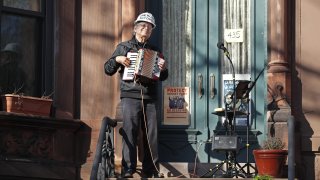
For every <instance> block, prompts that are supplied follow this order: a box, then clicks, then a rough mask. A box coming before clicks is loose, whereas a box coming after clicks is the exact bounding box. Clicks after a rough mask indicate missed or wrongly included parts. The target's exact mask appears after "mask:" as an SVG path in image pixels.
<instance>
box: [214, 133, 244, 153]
mask: <svg viewBox="0 0 320 180" xmlns="http://www.w3.org/2000/svg"><path fill="white" fill-rule="evenodd" d="M238 141H239V140H238V136H235V135H230V136H228V135H221V136H220V135H219V136H218V135H216V136H212V150H237V149H238Z"/></svg>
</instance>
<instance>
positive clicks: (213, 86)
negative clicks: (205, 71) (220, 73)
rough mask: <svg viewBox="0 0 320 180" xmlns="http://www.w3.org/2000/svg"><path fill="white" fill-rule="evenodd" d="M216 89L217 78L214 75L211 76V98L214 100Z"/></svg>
mask: <svg viewBox="0 0 320 180" xmlns="http://www.w3.org/2000/svg"><path fill="white" fill-rule="evenodd" d="M214 88H215V76H214V74H213V73H211V74H210V98H211V99H213V98H214V96H215V94H214Z"/></svg>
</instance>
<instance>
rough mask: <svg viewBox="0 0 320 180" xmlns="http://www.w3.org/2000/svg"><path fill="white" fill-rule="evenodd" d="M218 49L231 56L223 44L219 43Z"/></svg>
mask: <svg viewBox="0 0 320 180" xmlns="http://www.w3.org/2000/svg"><path fill="white" fill-rule="evenodd" d="M217 47H218V48H219V49H221V50H223V52H224V53H228V54H229V52H228V49H227V48H226V47H224V44H223V43H222V42H218V43H217Z"/></svg>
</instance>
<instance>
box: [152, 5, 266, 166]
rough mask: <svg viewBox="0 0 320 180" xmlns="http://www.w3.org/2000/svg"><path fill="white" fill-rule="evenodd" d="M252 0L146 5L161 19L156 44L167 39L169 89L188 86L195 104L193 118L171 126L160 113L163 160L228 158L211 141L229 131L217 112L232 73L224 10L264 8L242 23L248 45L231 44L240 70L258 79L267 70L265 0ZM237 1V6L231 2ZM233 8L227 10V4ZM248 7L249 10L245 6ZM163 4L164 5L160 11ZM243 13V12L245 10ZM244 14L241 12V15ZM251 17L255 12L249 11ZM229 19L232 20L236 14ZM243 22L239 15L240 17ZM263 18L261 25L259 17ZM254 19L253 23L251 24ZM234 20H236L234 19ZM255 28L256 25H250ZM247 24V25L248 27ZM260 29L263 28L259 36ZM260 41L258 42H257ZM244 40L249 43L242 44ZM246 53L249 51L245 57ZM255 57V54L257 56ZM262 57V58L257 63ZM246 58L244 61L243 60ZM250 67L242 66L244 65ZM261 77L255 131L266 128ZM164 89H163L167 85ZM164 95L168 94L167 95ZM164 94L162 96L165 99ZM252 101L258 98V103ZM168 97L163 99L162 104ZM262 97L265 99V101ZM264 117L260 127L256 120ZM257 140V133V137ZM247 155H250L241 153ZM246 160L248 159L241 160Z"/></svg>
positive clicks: (242, 130) (253, 115)
mask: <svg viewBox="0 0 320 180" xmlns="http://www.w3.org/2000/svg"><path fill="white" fill-rule="evenodd" d="M249 2H251V1H250V0H248V1H246V2H245V3H243V4H242V3H240V5H239V4H237V3H236V2H234V1H231V0H226V1H219V0H177V1H171V0H162V1H160V2H156V3H152V4H149V5H147V7H149V8H150V9H151V10H150V11H151V12H153V13H154V14H155V16H156V19H159V21H160V23H158V24H159V25H157V28H159V29H158V30H156V29H155V34H160V35H156V37H154V38H155V39H154V40H155V41H154V42H159V41H160V42H162V49H163V53H164V56H165V57H166V58H167V60H168V69H169V74H170V76H169V78H168V80H167V81H165V82H163V85H162V88H165V87H189V88H190V97H189V99H190V101H189V102H188V104H189V105H190V109H189V113H190V114H189V120H188V122H189V123H187V124H181V125H179V124H176V125H168V124H165V123H163V122H164V121H163V118H164V117H163V113H162V114H161V115H159V119H161V121H160V125H159V127H160V129H159V137H160V139H159V144H160V146H159V148H160V151H159V152H160V160H161V161H164V162H194V160H195V157H197V158H198V160H199V161H200V162H217V161H219V162H220V161H221V160H223V158H224V154H223V153H222V154H221V153H216V152H213V151H212V150H211V147H212V144H211V143H210V142H209V141H210V140H211V137H212V135H213V132H214V131H216V130H220V131H224V129H225V128H224V127H223V126H222V121H221V119H222V118H221V117H218V116H217V115H214V114H213V113H212V112H213V110H214V109H215V108H218V107H222V106H223V102H224V94H223V86H222V84H223V82H222V78H223V74H230V66H229V64H228V60H227V59H226V58H225V56H224V54H223V53H222V52H221V51H220V50H219V49H218V48H217V42H219V41H221V40H222V42H224V38H223V34H222V33H223V30H224V29H226V28H227V27H226V24H232V23H230V22H229V21H231V20H230V19H229V21H228V19H225V18H226V17H227V16H225V15H224V13H226V12H228V11H230V9H231V6H230V4H231V5H235V6H236V5H238V6H239V7H238V8H239V9H241V8H242V11H246V12H247V11H248V12H247V13H249V14H253V13H256V12H254V11H256V10H257V11H259V12H261V14H258V15H256V17H255V18H254V19H250V20H248V19H246V23H247V24H249V25H250V27H243V28H244V29H245V30H246V33H247V34H246V35H245V36H250V38H248V39H247V41H246V43H245V45H246V46H242V45H241V44H240V45H239V43H238V44H237V43H230V44H226V47H227V48H230V53H231V54H232V55H233V56H232V58H234V59H235V60H237V61H236V62H234V63H235V64H236V73H237V74H246V76H249V77H251V80H254V79H255V77H256V76H257V73H259V70H261V69H262V68H263V65H264V59H266V58H265V55H266V54H264V53H265V52H266V44H264V43H265V37H264V35H263V33H265V31H266V28H265V27H264V22H265V19H263V17H265V16H264V14H263V13H264V12H265V11H264V10H265V7H266V6H265V4H264V3H265V2H264V3H261V2H259V3H256V4H261V5H262V6H261V7H260V8H262V10H261V9H254V10H252V7H253V6H254V5H256V4H254V5H252V6H251V5H250V6H249V5H248V3H249ZM232 3H233V4H232ZM226 6H228V8H229V9H228V8H226ZM244 6H245V7H246V8H248V9H245V10H243V8H244ZM158 7H162V9H161V10H159V8H158ZM242 11H240V12H242ZM240 16H241V15H239V14H238V16H237V17H238V18H239V17H240ZM249 16H250V15H249ZM229 18H232V17H231V16H230V17H229ZM238 20H239V19H238ZM258 20H259V23H256V21H258ZM249 22H250V23H249ZM234 24H235V23H234ZM251 26H253V27H251ZM246 28H247V29H246ZM256 31H260V32H259V33H260V34H257V33H256ZM258 43H259V46H255V45H256V44H258ZM243 44H244V43H243ZM244 52H245V54H246V55H244ZM253 57H254V58H253ZM256 59H263V61H256ZM240 62H241V63H240ZM244 64H245V65H246V67H243V65H244ZM260 78H261V79H262V80H260V81H259V82H257V87H259V92H258V91H256V88H255V89H254V91H253V92H252V93H251V97H253V98H255V100H256V99H257V98H256V96H257V95H258V96H259V98H260V102H259V103H261V104H260V105H256V103H251V107H252V109H254V112H251V118H252V119H254V120H252V121H250V128H251V131H252V132H253V131H255V132H254V133H253V134H255V135H256V134H257V133H256V132H257V131H260V132H264V124H261V123H262V122H264V114H265V110H264V103H263V101H264V100H263V98H261V97H264V96H265V90H264V89H263V88H264V87H265V86H264V83H265V81H264V75H262V77H260ZM162 88H160V89H162ZM162 94H163V93H162ZM160 98H162V96H161V97H160ZM255 100H254V101H252V102H256V101H255ZM164 101H166V99H163V101H162V102H161V103H163V102H164ZM261 101H262V102H261ZM159 109H160V112H163V110H164V109H163V104H160V107H159ZM257 117H259V125H258V126H257V123H256V120H255V119H256V118H257ZM245 130H246V128H239V130H238V131H239V132H237V133H239V135H240V136H244V135H245V133H246V132H245ZM254 138H256V136H255V137H254ZM241 156H242V157H245V156H244V154H243V153H242V155H241ZM242 159H243V158H242Z"/></svg>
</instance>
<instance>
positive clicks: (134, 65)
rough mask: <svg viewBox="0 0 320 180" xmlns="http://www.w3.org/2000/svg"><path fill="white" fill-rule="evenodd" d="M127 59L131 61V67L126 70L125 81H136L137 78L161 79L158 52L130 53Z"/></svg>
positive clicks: (144, 50) (145, 50)
mask: <svg viewBox="0 0 320 180" xmlns="http://www.w3.org/2000/svg"><path fill="white" fill-rule="evenodd" d="M127 57H128V58H129V59H130V66H129V67H126V68H125V69H124V73H123V77H122V79H123V80H134V78H135V77H136V76H144V77H146V78H149V79H153V80H158V79H159V77H160V69H159V66H158V62H159V56H158V52H157V51H153V50H150V49H139V51H138V52H128V54H127Z"/></svg>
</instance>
